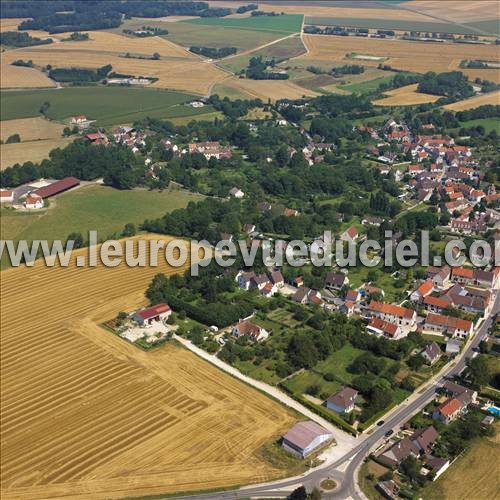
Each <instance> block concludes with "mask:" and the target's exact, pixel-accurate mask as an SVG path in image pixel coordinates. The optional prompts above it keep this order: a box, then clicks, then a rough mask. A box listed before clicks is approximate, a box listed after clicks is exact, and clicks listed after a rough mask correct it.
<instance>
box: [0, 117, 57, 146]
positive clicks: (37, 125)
mask: <svg viewBox="0 0 500 500" xmlns="http://www.w3.org/2000/svg"><path fill="white" fill-rule="evenodd" d="M63 129H64V125H62V124H61V123H57V122H54V121H52V120H46V119H45V118H42V117H41V116H39V117H37V118H20V119H18V120H2V121H0V139H1V140H2V141H4V142H5V141H6V139H7V138H8V137H10V136H11V135H13V134H19V135H20V136H21V141H23V142H24V141H38V140H41V139H59V138H60V137H61V136H62V132H63Z"/></svg>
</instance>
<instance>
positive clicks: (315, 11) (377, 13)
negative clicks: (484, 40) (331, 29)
mask: <svg viewBox="0 0 500 500" xmlns="http://www.w3.org/2000/svg"><path fill="white" fill-rule="evenodd" d="M210 5H213V6H216V7H239V6H240V5H247V4H246V3H245V2H225V1H213V2H210ZM259 10H263V11H265V12H273V11H278V12H285V14H304V15H306V16H310V17H321V16H323V17H344V18H345V17H349V18H361V19H398V20H401V21H403V20H404V21H425V22H432V21H433V19H431V18H429V17H427V16H424V15H422V14H419V13H418V12H411V11H409V10H403V9H397V8H393V9H383V8H380V9H377V8H363V7H333V6H329V7H326V6H325V7H321V6H318V5H308V2H307V0H304V2H302V5H286V4H272V3H271V4H259Z"/></svg>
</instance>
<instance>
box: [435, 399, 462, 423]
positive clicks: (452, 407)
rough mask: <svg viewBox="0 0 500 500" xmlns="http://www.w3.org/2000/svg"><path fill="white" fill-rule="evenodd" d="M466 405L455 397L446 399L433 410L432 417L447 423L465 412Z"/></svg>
mask: <svg viewBox="0 0 500 500" xmlns="http://www.w3.org/2000/svg"><path fill="white" fill-rule="evenodd" d="M465 409H466V407H464V406H463V405H462V403H461V402H460V401H459V400H458V399H457V398H450V399H447V400H446V401H445V402H444V403H442V404H440V405H439V406H438V407H437V408H436V409H435V410H434V412H433V414H432V418H433V419H434V420H439V421H441V422H442V423H443V424H445V425H448V424H450V423H451V422H453V421H454V420H455V419H457V418H458V417H459V416H460V415H462V414H463V413H464V412H465Z"/></svg>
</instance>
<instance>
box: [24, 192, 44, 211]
mask: <svg viewBox="0 0 500 500" xmlns="http://www.w3.org/2000/svg"><path fill="white" fill-rule="evenodd" d="M24 208H27V209H30V210H32V209H36V208H43V199H42V197H41V196H38V195H36V194H29V195H28V196H27V197H26V199H25V200H24Z"/></svg>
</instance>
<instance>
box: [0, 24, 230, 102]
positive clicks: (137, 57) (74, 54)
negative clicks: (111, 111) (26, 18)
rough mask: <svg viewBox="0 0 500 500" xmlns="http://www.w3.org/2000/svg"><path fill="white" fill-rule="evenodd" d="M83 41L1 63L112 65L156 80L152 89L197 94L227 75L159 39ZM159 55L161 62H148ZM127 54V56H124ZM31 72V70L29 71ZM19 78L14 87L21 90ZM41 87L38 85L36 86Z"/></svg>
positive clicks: (101, 36)
mask: <svg viewBox="0 0 500 500" xmlns="http://www.w3.org/2000/svg"><path fill="white" fill-rule="evenodd" d="M90 37H91V40H89V41H86V42H64V43H53V44H50V45H38V46H33V47H27V48H22V49H16V50H11V51H7V52H5V53H4V54H3V55H2V62H3V63H4V64H9V63H11V62H12V61H14V60H16V59H23V60H32V61H33V62H34V63H35V64H36V65H39V66H46V65H47V64H50V65H52V66H53V67H57V68H64V67H71V66H74V65H75V61H78V66H79V67H81V68H99V67H102V66H105V65H107V64H111V65H112V67H113V70H114V71H116V72H118V73H122V74H130V75H134V76H149V77H154V78H158V81H156V82H154V83H153V84H152V86H153V87H158V88H167V89H177V90H185V91H187V92H194V93H198V94H205V93H206V92H208V89H209V87H210V85H211V84H212V83H214V82H216V81H219V80H221V79H223V78H224V77H225V76H226V74H225V73H224V72H223V71H221V70H220V69H218V68H217V67H215V66H213V65H205V63H204V62H203V61H201V60H200V59H199V58H198V57H196V56H194V55H193V54H190V53H189V52H188V51H186V50H185V49H184V48H183V47H180V46H178V45H176V44H174V43H171V42H169V41H168V40H165V39H164V38H160V37H150V38H148V39H147V40H146V39H144V38H131V37H125V36H121V35H117V34H115V33H109V32H95V31H94V32H92V33H91V35H90ZM153 53H158V54H159V56H160V59H158V60H153V59H151V57H152V55H153ZM127 54H129V57H125V56H126V55H127ZM28 69H31V68H28ZM23 84H24V81H23V80H22V79H20V80H19V81H18V82H17V85H10V86H17V87H23ZM39 86H40V85H39Z"/></svg>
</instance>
